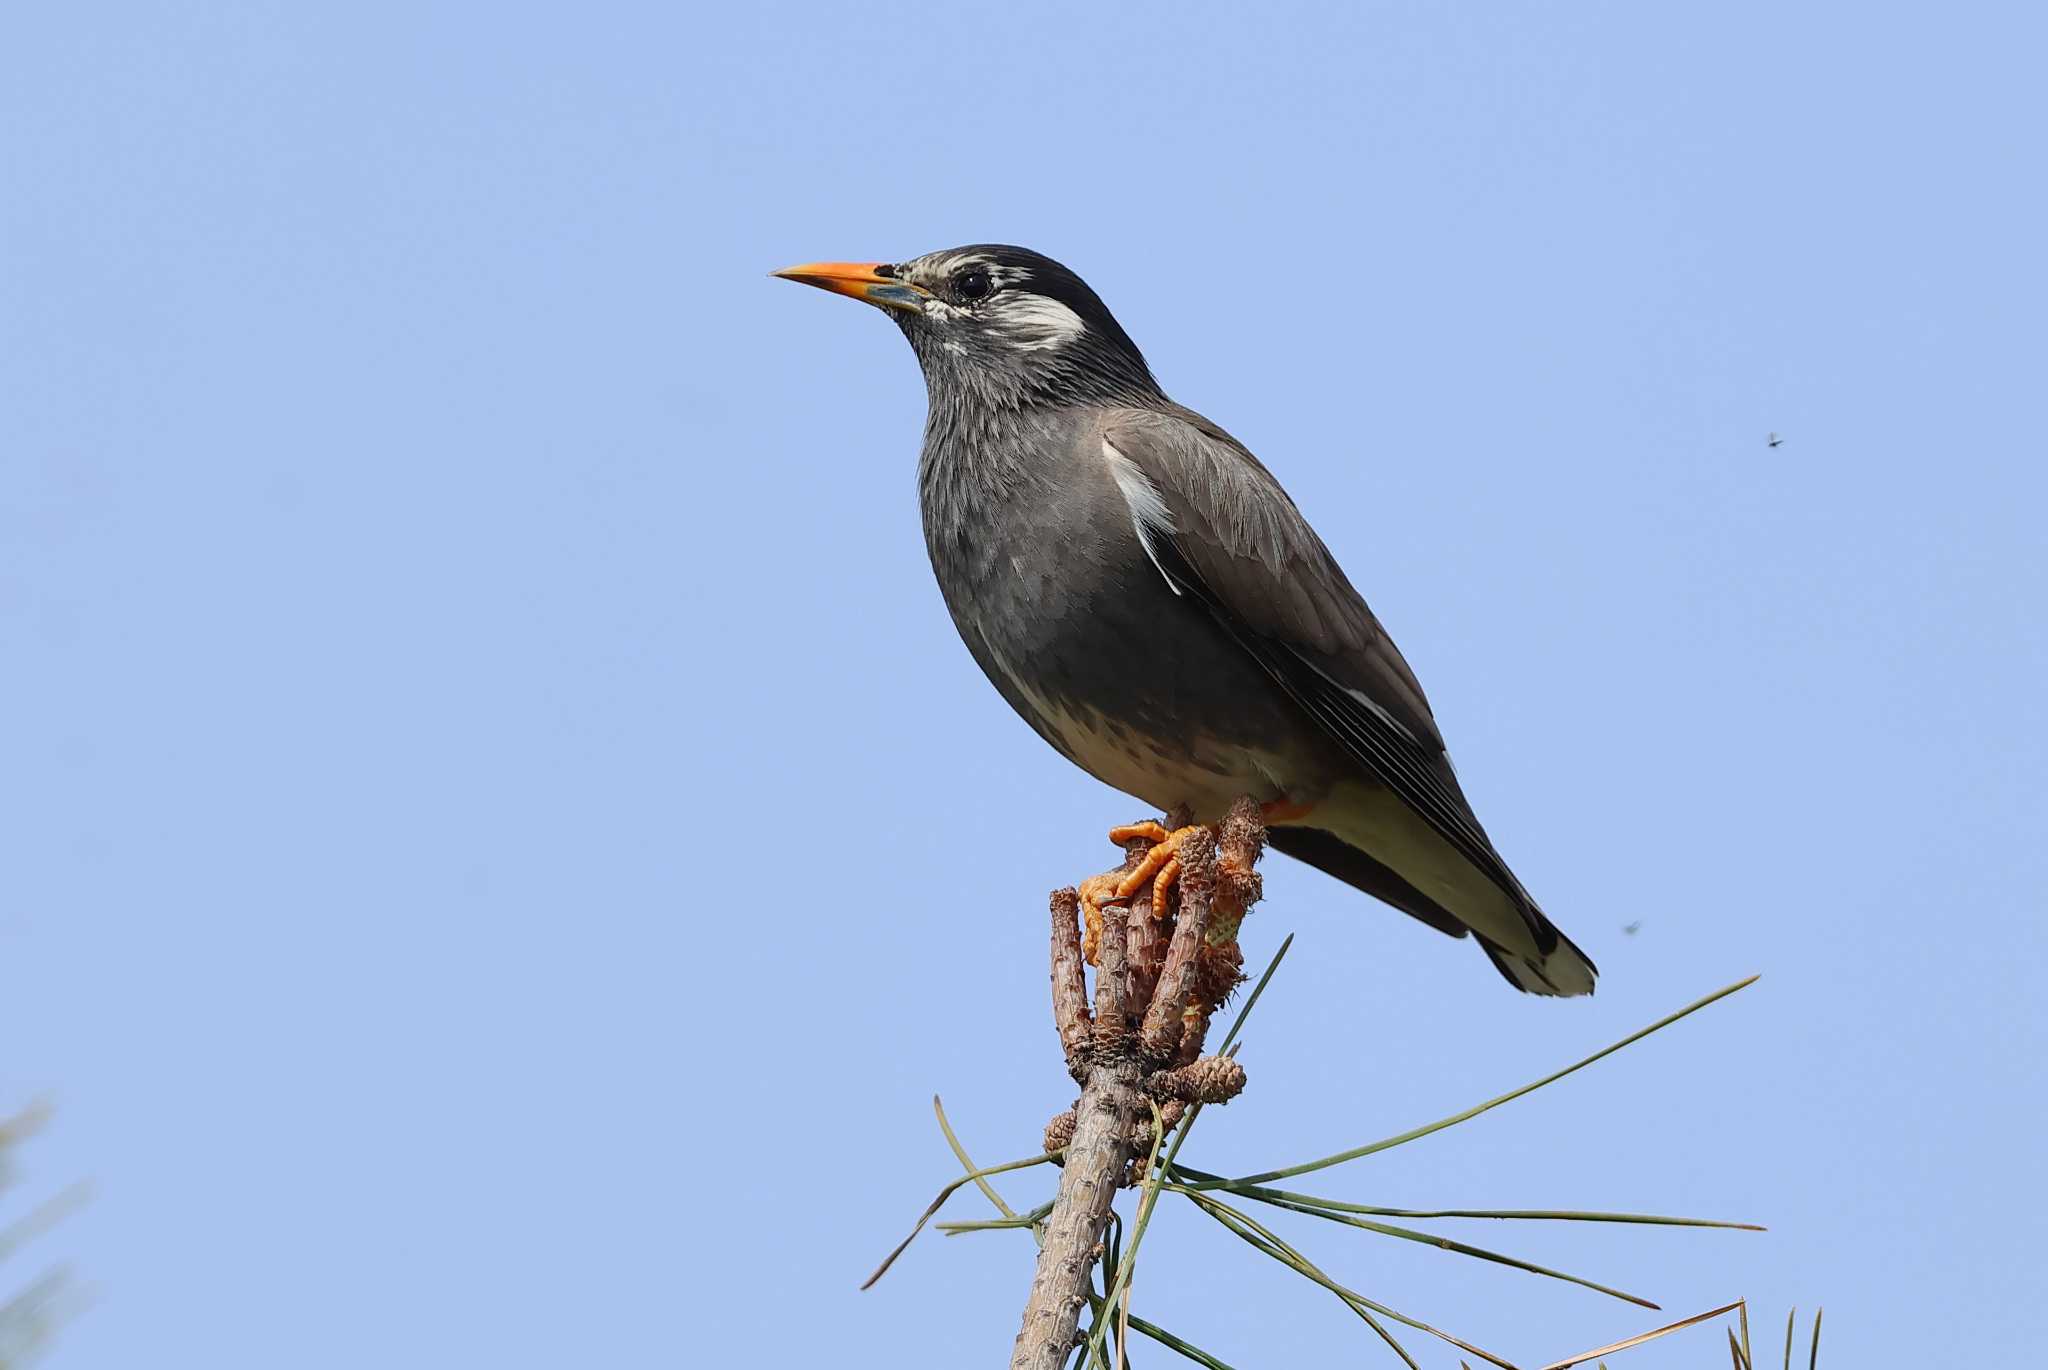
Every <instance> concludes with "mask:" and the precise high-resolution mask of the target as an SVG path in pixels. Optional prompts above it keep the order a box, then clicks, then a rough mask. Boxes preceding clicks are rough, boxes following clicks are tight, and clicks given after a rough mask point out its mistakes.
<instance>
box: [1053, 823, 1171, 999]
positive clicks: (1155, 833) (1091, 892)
mask: <svg viewBox="0 0 2048 1370" xmlns="http://www.w3.org/2000/svg"><path fill="white" fill-rule="evenodd" d="M1201 831H1202V829H1201V828H1200V827H1199V826H1191V827H1185V828H1176V829H1174V830H1173V831H1172V832H1168V831H1167V830H1166V829H1165V828H1164V827H1163V826H1161V825H1160V824H1158V823H1152V822H1145V823H1130V824H1126V825H1125V826H1123V827H1117V828H1111V829H1110V830H1109V840H1110V841H1112V842H1115V843H1118V844H1119V845H1121V844H1123V843H1125V842H1135V841H1148V842H1150V843H1152V849H1151V850H1150V851H1148V852H1146V853H1145V855H1144V857H1143V858H1142V859H1141V860H1140V861H1139V862H1138V864H1137V865H1136V866H1134V867H1132V868H1131V869H1130V870H1128V871H1122V870H1115V871H1105V872H1103V873H1102V874H1101V875H1091V876H1089V877H1088V878H1087V879H1086V880H1083V881H1082V882H1081V883H1080V885H1079V887H1078V888H1077V890H1076V893H1078V894H1079V895H1080V898H1081V916H1082V920H1083V922H1084V925H1085V927H1084V931H1083V933H1082V937H1081V955H1082V956H1083V957H1084V958H1085V959H1086V960H1087V962H1088V964H1089V965H1091V966H1092V965H1094V964H1095V958H1096V953H1097V951H1099V950H1100V949H1101V946H1102V909H1103V906H1104V905H1105V904H1116V903H1121V902H1123V901H1124V900H1126V899H1129V898H1130V897H1131V896H1132V895H1134V894H1136V893H1138V891H1140V890H1142V889H1144V888H1145V884H1146V882H1147V881H1150V882H1151V885H1152V916H1153V917H1154V918H1164V917H1165V916H1166V909H1167V903H1166V896H1167V894H1168V893H1169V892H1170V891H1171V890H1172V889H1173V885H1174V882H1175V881H1176V880H1177V879H1179V878H1180V858H1179V856H1178V855H1176V853H1178V852H1179V850H1180V845H1181V843H1183V842H1185V841H1187V839H1188V838H1189V837H1190V836H1192V835H1193V834H1195V833H1198V832H1201Z"/></svg>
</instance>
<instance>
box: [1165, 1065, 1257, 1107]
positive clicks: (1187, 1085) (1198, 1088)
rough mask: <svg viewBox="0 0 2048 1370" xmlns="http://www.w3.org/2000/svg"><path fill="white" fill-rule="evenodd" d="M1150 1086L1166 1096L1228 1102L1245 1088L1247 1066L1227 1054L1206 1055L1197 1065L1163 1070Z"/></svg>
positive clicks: (1204, 1101) (1208, 1101)
mask: <svg viewBox="0 0 2048 1370" xmlns="http://www.w3.org/2000/svg"><path fill="white" fill-rule="evenodd" d="M1146 1088H1147V1089H1149V1090H1151V1092H1152V1093H1153V1094H1154V1095H1155V1096H1156V1097H1159V1098H1163V1099H1185V1100H1187V1101H1188V1102H1189V1103H1196V1104H1227V1103H1229V1102H1230V1101H1231V1100H1232V1099H1235V1098H1236V1097H1237V1096H1238V1094H1239V1093H1240V1092H1242V1091H1243V1089H1244V1067H1243V1066H1241V1065H1239V1064H1238V1063H1237V1062H1235V1061H1233V1060H1231V1059H1230V1058H1229V1057H1227V1056H1205V1057H1203V1058H1202V1059H1201V1060H1199V1061H1196V1062H1195V1063H1194V1064H1193V1065H1185V1066H1181V1067H1180V1068H1179V1069H1177V1070H1162V1071H1160V1072H1159V1073H1158V1074H1157V1075H1154V1076H1153V1077H1152V1078H1151V1079H1150V1080H1148V1081H1147V1082H1146Z"/></svg>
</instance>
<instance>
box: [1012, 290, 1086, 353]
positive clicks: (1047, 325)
mask: <svg viewBox="0 0 2048 1370" xmlns="http://www.w3.org/2000/svg"><path fill="white" fill-rule="evenodd" d="M996 299H997V302H998V304H997V319H996V325H997V328H998V330H999V331H1000V332H1001V334H1002V337H1003V339H1004V341H1006V342H1008V343H1009V344H1010V346H1012V347H1014V348H1016V349H1017V350H1018V351H1020V352H1045V351H1049V350H1051V349H1053V348H1056V347H1064V346H1066V344H1068V343H1069V342H1072V341H1073V340H1074V339H1075V338H1078V337H1080V336H1081V335H1082V334H1083V333H1086V332H1087V331H1088V325H1087V324H1084V323H1082V322H1081V316H1080V315H1079V314H1076V313H1075V312H1074V311H1073V310H1071V309H1069V308H1067V307H1066V306H1065V305H1063V304H1061V303H1060V302H1059V301H1058V300H1055V299H1052V298H1050V297H1049V296H1045V295H1033V294H1030V293H1028V292H1025V291H1018V292H1017V293H1015V294H1009V295H999V296H997V297H996Z"/></svg>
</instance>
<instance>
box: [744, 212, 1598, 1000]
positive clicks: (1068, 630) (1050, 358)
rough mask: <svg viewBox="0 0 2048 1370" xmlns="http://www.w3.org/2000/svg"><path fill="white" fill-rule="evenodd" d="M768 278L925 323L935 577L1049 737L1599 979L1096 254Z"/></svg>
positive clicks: (995, 255)
mask: <svg viewBox="0 0 2048 1370" xmlns="http://www.w3.org/2000/svg"><path fill="white" fill-rule="evenodd" d="M773 274H774V275H776V276H780V277H783V278H785V279H787V280H791V281H795V282H799V283H802V284H805V285H810V286H816V287H818V288H820V289H823V290H827V291H831V292H833V293H835V294H839V295H844V296H847V297H850V298H852V299H855V300H860V301H863V302H865V303H867V304H870V305H873V306H875V307H876V308H878V309H879V310H881V311H882V312H883V313H884V314H886V315H887V316H888V317H889V318H890V319H891V320H893V321H894V322H895V324H896V325H897V326H898V327H899V328H900V329H901V330H902V332H903V334H904V336H905V337H906V338H908V340H909V342H910V346H911V350H912V351H913V352H914V353H915V355H916V357H917V360H918V363H919V364H920V366H921V368H922V370H923V372H924V379H925V385H926V393H927V399H928V410H927V416H926V421H925V428H924V442H923V450H922V452H921V454H920V456H919V460H918V467H917V486H918V502H919V507H920V512H921V515H922V521H923V526H924V536H925V543H926V549H927V551H928V552H929V554H930V558H931V563H932V569H933V572H934V574H935V575H936V577H937V580H938V584H939V589H940V592H941V595H942V597H943V598H944V600H945V603H946V608H947V610H948V611H949V612H950V614H951V615H952V619H953V623H954V625H955V627H956V628H957V629H958V630H959V634H960V637H961V639H962V641H964V642H965V644H966V646H967V650H968V651H969V653H971V654H972V656H973V657H974V660H975V661H976V663H977V664H978V665H979V666H980V667H981V669H982V671H983V672H984V673H985V674H986V675H987V677H988V679H989V681H990V682H991V683H992V684H993V685H994V686H995V688H996V690H997V691H998V692H999V693H1000V694H1001V695H1002V696H1003V698H1004V699H1005V700H1007V701H1008V702H1009V704H1010V706H1011V707H1012V708H1013V709H1015V710H1016V712H1017V713H1018V714H1020V715H1021V716H1022V717H1023V718H1024V720H1025V722H1027V723H1028V724H1030V726H1031V727H1032V728H1033V729H1034V730H1035V731H1037V733H1038V734H1039V735H1040V736H1041V737H1042V738H1044V740H1045V741H1046V742H1048V743H1050V744H1051V745H1052V746H1053V748H1054V749H1056V750H1057V751H1059V752H1060V753H1061V754H1062V755H1064V756H1065V757H1066V758H1067V759H1068V760H1070V761H1072V762H1073V763H1075V764H1076V765H1078V766H1079V767H1080V768H1081V769H1082V770H1084V771H1087V772H1088V773H1089V774H1091V775H1093V776H1095V777H1096V778H1097V779H1098V780H1101V781H1103V782H1104V783H1106V784H1108V785H1109V786H1111V787H1113V788H1115V789H1118V790H1121V791H1123V792H1125V793H1127V794H1130V795H1132V796H1134V797H1137V798H1139V799H1141V800H1143V801H1144V802H1145V803H1147V804H1150V805H1153V806H1156V807H1157V808H1158V809H1159V810H1160V811H1162V812H1165V813H1172V812H1175V811H1176V810H1183V811H1185V812H1186V813H1187V814H1190V815H1192V819H1193V821H1194V822H1195V823H1213V822H1215V821H1218V820H1219V819H1220V818H1221V817H1222V816H1223V814H1224V813H1225V811H1226V810H1227V808H1228V807H1229V805H1230V804H1231V803H1232V802H1233V801H1234V800H1235V799H1237V798H1238V797H1239V796H1243V795H1249V796H1251V797H1252V798H1253V799H1255V800H1257V801H1258V803H1259V804H1260V807H1261V812H1262V814H1263V816H1264V818H1265V820H1266V823H1267V826H1268V834H1269V837H1268V840H1269V844H1270V846H1271V847H1273V848H1274V849H1276V850H1278V851H1280V852H1282V853H1284V854H1286V855H1288V856H1291V857H1293V858H1296V859H1298V860H1300V861H1303V862H1306V863H1307V864H1308V865H1310V866H1313V867H1316V868H1317V869H1319V870H1321V871H1324V872H1325V873H1327V874H1329V875H1331V876H1334V877H1335V878H1336V879H1338V880H1340V881H1343V882H1344V883H1346V884H1348V885H1350V886H1353V887H1354V888H1356V889H1358V890H1360V891H1363V892H1364V893H1366V894H1369V895H1372V896H1374V897H1375V898H1377V899H1379V900H1381V901H1382V902H1384V903H1386V904H1389V905H1391V906H1392V907H1394V908H1395V909H1398V910H1400V911H1401V912H1403V913H1406V914H1409V915H1411V916H1412V917H1414V918H1417V919H1419V920H1420V921H1422V922H1424V923H1426V924H1428V925H1429V926H1430V927H1432V928H1435V929H1437V930H1438V931H1440V932H1443V933H1447V934H1449V935H1450V936H1452V937H1461V938H1462V937H1465V936H1467V935H1470V936H1471V937H1472V938H1473V939H1474V940H1476V941H1477V943H1478V945H1479V947H1480V948H1481V949H1482V950H1483V951H1484V952H1485V953H1486V956H1487V957H1488V959H1490V960H1491V961H1492V963H1493V965H1494V967H1495V968H1496V969H1497V970H1499V972H1500V973H1501V975H1502V976H1503V977H1505V978H1506V979H1507V981H1508V982H1509V983H1510V984H1512V985H1514V986H1516V987H1517V988H1519V989H1522V990H1524V991H1527V992H1530V993H1533V994H1539V995H1551V996H1573V995H1583V994H1590V993H1592V991H1593V987H1594V980H1595V977H1596V975H1597V973H1598V972H1597V970H1596V968H1595V966H1594V964H1593V962H1592V960H1591V959H1590V958H1589V957H1588V956H1587V955H1586V954H1585V953H1584V952H1583V951H1581V950H1580V949H1579V948H1578V947H1577V946H1575V945H1574V944H1573V943H1572V941H1571V939H1570V938H1568V937H1566V936H1565V935H1564V934H1563V933H1562V932H1561V931H1559V930H1558V928H1557V926H1556V925H1555V924H1553V923H1552V922H1551V921H1550V919H1549V918H1547V917H1546V916H1545V915H1544V913H1543V911H1542V910H1541V909H1540V908H1539V907H1538V906H1537V903H1536V901H1535V900H1534V899H1533V898H1532V897H1531V896H1530V894H1529V892H1528V891H1527V890H1526V889H1525V888H1524V887H1523V885H1522V882H1521V881H1520V880H1518V879H1517V878H1516V877H1515V874H1514V872H1513V871H1512V870H1510V869H1509V868H1508V864H1507V862H1506V861H1505V860H1503V859H1502V857H1501V855H1500V853H1499V852H1498V851H1497V850H1496V849H1495V847H1494V844H1493V842H1492V841H1491V839H1489V838H1488V837H1487V835H1486V830H1485V829H1484V828H1482V827H1481V826H1480V823H1479V819H1478V817H1477V815H1476V814H1474V812H1473V810H1472V806H1471V804H1470V803H1469V802H1467V800H1466V798H1465V794H1464V791H1463V789H1462V788H1461V787H1460V785H1459V782H1458V777H1457V774H1456V773H1455V772H1454V771H1453V769H1452V767H1451V761H1450V757H1449V755H1448V753H1447V751H1446V749H1445V744H1444V739H1443V736H1442V734H1441V733H1440V732H1439V731H1438V728H1437V723H1436V719H1435V717H1434V715H1433V714H1432V712H1431V710H1430V706H1429V701H1428V699H1427V698H1426V697H1425V696H1424V694H1423V691H1422V686H1421V684H1420V682H1419V681H1418V680H1417V679H1416V676H1415V672H1414V671H1413V670H1411V669H1410V668H1409V665H1408V663H1407V661H1406V660H1405V659H1403V657H1402V655H1401V653H1400V650H1399V649H1398V648H1397V647H1395V645H1394V642H1393V640H1392V639H1391V638H1390V637H1389V636H1388V635H1387V632H1386V629H1385V628H1383V627H1382V626H1381V624H1380V621H1379V619H1378V618H1377V617H1375V615H1374V614H1373V611H1372V610H1371V609H1370V608H1369V607H1367V605H1366V602H1365V600H1364V598H1363V597H1361V596H1360V594H1359V593H1358V591H1357V590H1356V589H1354V588H1353V587H1352V584H1351V581H1350V580H1349V579H1348V578H1347V577H1346V576H1345V574H1344V571H1343V570H1342V568H1340V567H1339V565H1338V564H1337V560H1336V558H1335V557H1334V556H1333V555H1332V554H1331V552H1330V551H1329V549H1328V548H1327V547H1326V546H1325V545H1324V543H1323V541H1322V539H1321V538H1320V537H1318V536H1317V534H1316V532H1315V530H1314V529H1313V528H1311V527H1310V526H1309V523H1308V520H1307V519H1306V518H1305V517H1303V515H1302V514H1301V512H1300V510H1299V509H1298V508H1297V507H1296V506H1295V503H1294V501H1293V500H1292V499H1291V498H1290V497H1289V496H1288V494H1287V492H1286V491H1285V490H1284V489H1282V488H1281V485H1280V482H1279V481H1278V480H1277V479H1275V478H1274V476H1273V475H1272V474H1271V473H1270V472H1269V471H1268V470H1267V469H1266V467H1265V466H1264V465H1262V464H1261V463H1260V462H1259V460H1258V459H1257V458H1256V457H1254V456H1253V455H1252V454H1251V452H1250V451H1249V450H1247V449H1246V448H1245V446H1244V445H1243V444H1241V443H1239V442H1238V441H1237V440H1236V439H1235V438H1233V437H1231V436H1230V434H1229V433H1227V432H1225V431H1224V430H1223V429H1222V428H1220V427H1219V426H1217V425H1216V424H1215V423H1212V422H1211V421H1210V420H1208V419H1207V418H1204V417H1203V416H1202V415H1201V414H1198V413H1196V412H1195V411H1194V410H1192V409H1188V408H1185V407H1183V406H1182V405H1180V404H1177V403H1175V402H1174V401H1173V400H1171V399H1169V398H1168V397H1167V394H1166V392H1165V391H1164V390H1163V389H1162V388H1161V386H1160V384H1159V382H1158V381H1157V380H1156V379H1155V378H1154V376H1153V373H1152V370H1151V368H1150V366H1149V365H1148V364H1147V363H1146V361H1145V358H1144V356H1143V354H1142V353H1141V352H1140V351H1139V350H1138V346H1137V344H1136V343H1134V342H1133V341H1132V340H1131V338H1130V335H1129V334H1127V333H1126V332H1125V331H1124V329H1123V327H1122V326H1121V325H1120V324H1118V322H1117V321H1116V319H1115V317H1114V316H1113V315H1112V314H1111V313H1110V311H1109V309H1108V307H1107V306H1106V305H1104V304H1103V302H1102V300H1101V298H1100V297H1099V296H1098V295H1097V294H1096V293H1095V291H1094V290H1093V289H1091V288H1090V287H1089V286H1088V285H1087V284H1086V283H1085V282H1084V281H1083V280H1082V279H1081V278H1080V277H1079V276H1078V275H1076V274H1075V273H1074V272H1073V271H1071V270H1069V269H1068V268H1066V267H1064V266H1062V265H1060V264H1059V263H1058V262H1055V261H1054V260H1052V259H1051V258H1049V257H1046V256H1043V255H1041V254H1039V253H1037V252H1033V251H1030V250H1028V249H1025V248H1021V247H1012V246H1007V245H1001V244H976V245H971V246H966V247H957V248H948V249H944V250H941V251H936V252H929V253H926V254H924V255H922V256H918V257H912V258H909V259H907V260H904V261H900V262H811V263H807V264H805V265H801V266H793V267H787V268H785V269H783V270H781V271H777V272H775V273H773ZM1142 826H1144V827H1145V828H1147V829H1148V830H1149V831H1151V832H1152V833H1153V834H1154V835H1156V836H1165V835H1167V834H1165V833H1164V830H1163V829H1160V828H1158V826H1157V825H1142ZM1193 830H1194V829H1193V828H1192V827H1190V828H1187V829H1182V830H1178V831H1176V832H1175V833H1173V834H1171V836H1172V837H1173V838H1175V839H1178V838H1179V836H1180V835H1181V833H1182V832H1190V831H1193ZM1131 831H1133V830H1132V829H1123V830H1117V831H1115V832H1113V833H1112V838H1113V840H1115V839H1116V838H1117V837H1118V835H1119V833H1123V834H1128V833H1129V832H1131ZM1162 878H1163V876H1162Z"/></svg>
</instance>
